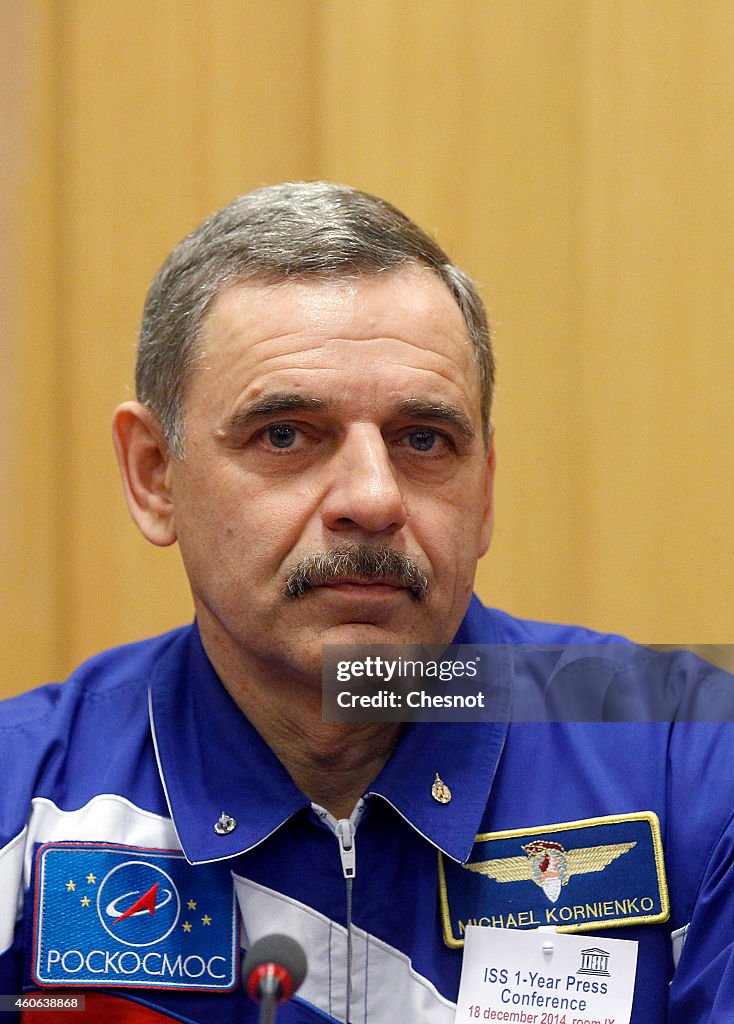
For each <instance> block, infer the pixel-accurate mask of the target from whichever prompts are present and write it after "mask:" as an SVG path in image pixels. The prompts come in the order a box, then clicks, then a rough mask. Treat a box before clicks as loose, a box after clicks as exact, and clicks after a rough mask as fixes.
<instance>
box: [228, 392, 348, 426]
mask: <svg viewBox="0 0 734 1024" xmlns="http://www.w3.org/2000/svg"><path fill="white" fill-rule="evenodd" d="M328 408H329V403H328V402H324V401H322V400H321V399H320V398H310V397H309V396H307V395H297V394H292V393H290V392H283V393H275V394H272V395H263V397H262V398H256V399H255V400H254V401H253V402H250V404H249V405H248V406H247V407H246V408H244V409H239V410H238V411H237V412H235V413H233V414H232V415H231V416H230V417H229V418H228V419H227V421H226V422H225V424H224V427H223V428H222V429H221V430H220V431H218V433H219V434H220V436H224V437H233V436H237V435H239V434H241V433H242V432H243V431H244V430H246V429H247V428H248V427H249V426H251V425H252V424H253V423H257V422H258V421H259V420H262V419H264V418H265V417H267V416H275V415H278V414H279V413H282V412H284V413H290V412H325V411H326V410H327V409H328Z"/></svg>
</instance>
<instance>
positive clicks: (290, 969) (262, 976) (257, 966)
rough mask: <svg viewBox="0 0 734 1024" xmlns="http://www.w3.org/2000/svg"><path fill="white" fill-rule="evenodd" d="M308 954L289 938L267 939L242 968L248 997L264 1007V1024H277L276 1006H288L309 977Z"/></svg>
mask: <svg viewBox="0 0 734 1024" xmlns="http://www.w3.org/2000/svg"><path fill="white" fill-rule="evenodd" d="M306 966H307V964H306V954H305V953H304V952H303V949H302V948H301V946H300V945H299V944H298V943H297V942H296V940H295V939H292V938H290V936H288V935H264V936H263V937H262V938H261V939H258V940H257V942H255V943H254V944H253V945H252V947H251V949H249V950H248V952H247V956H246V957H245V962H244V964H243V965H242V980H243V982H244V985H245V988H246V989H247V994H248V995H249V996H250V998H251V999H253V1000H254V1001H255V1002H256V1003H259V1004H260V1017H259V1022H260V1024H274V1021H275V1012H276V1006H277V1005H278V1004H279V1003H285V1002H287V1001H288V1000H289V999H290V998H291V996H292V995H293V994H294V993H295V992H296V990H297V989H298V987H299V985H300V984H301V982H302V981H303V979H304V978H305V976H306Z"/></svg>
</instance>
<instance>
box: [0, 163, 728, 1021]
mask: <svg viewBox="0 0 734 1024" xmlns="http://www.w3.org/2000/svg"><path fill="white" fill-rule="evenodd" d="M493 376H494V372H493V360H492V353H491V348H490V344H489V336H488V329H487V323H486V318H485V314H484V310H483V306H482V304H481V301H480V299H479V297H478V295H477V293H476V290H475V288H474V286H473V285H472V283H471V282H470V281H469V279H468V278H467V277H466V275H465V274H463V273H462V272H461V271H460V270H458V269H457V268H456V267H455V266H454V265H453V264H452V263H451V262H450V261H449V259H448V257H447V256H446V255H445V254H444V253H443V252H442V250H441V249H440V248H439V247H438V246H437V245H436V244H435V243H434V242H433V241H432V240H431V239H430V238H428V237H427V236H426V235H425V234H424V233H423V232H422V231H421V230H420V229H419V228H418V227H417V226H416V225H414V224H413V223H412V222H410V221H409V220H408V219H407V218H405V217H404V216H403V215H402V214H401V213H399V212H398V211H397V210H395V209H394V208H392V207H391V206H389V205H388V204H386V203H384V202H382V201H381V200H379V199H376V198H374V197H372V196H368V195H365V194H363V193H360V192H357V191H354V190H351V189H348V188H344V187H339V186H333V185H326V184H321V183H314V184H293V185H283V186H279V187H274V188H265V189H260V190H258V191H255V192H253V193H251V194H250V195H248V196H245V197H243V198H241V199H239V200H236V201H235V202H234V203H232V204H231V205H230V206H228V207H226V208H225V209H223V210H221V211H219V212H218V213H217V214H215V215H214V216H213V217H212V218H210V219H209V220H208V221H207V222H205V223H204V224H203V225H202V226H201V227H199V228H198V229H197V230H196V231H194V232H193V233H192V234H191V235H190V236H189V237H188V238H187V239H185V240H184V241H183V242H182V243H181V244H180V245H179V246H178V247H177V248H176V249H175V250H174V252H173V253H172V255H171V256H170V257H169V259H168V261H167V262H166V264H165V265H164V267H163V268H162V269H161V271H160V273H159V274H158V276H157V278H156V280H155V282H154V284H153V286H152V288H151V291H150V293H149V296H148V301H147V304H146V309H145V314H144V320H143V327H142V334H141V340H140V348H139V356H138V367H137V394H138V397H137V400H136V401H134V402H126V403H124V404H123V405H122V406H121V407H120V408H119V409H118V410H117V412H116V415H115V427H114V435H115V445H116V449H117V454H118V458H119V462H120V467H121V471H122V478H123V482H124V487H125V492H126V496H127V500H128V504H129V507H130V511H131V514H132V516H133V518H134V519H135V522H136V523H137V525H138V526H139V528H140V529H141V531H142V532H143V534H144V536H145V537H146V538H147V539H148V540H149V541H151V542H152V543H153V544H157V545H168V544H172V543H174V542H175V543H178V545H179V547H180V549H181V554H182V557H183V560H184V565H185V567H186V571H187V574H188V577H189V580H190V583H191V589H192V594H193V598H194V606H195V610H196V621H195V624H194V625H193V626H191V627H187V628H184V629H180V630H177V631H175V632H173V633H171V634H168V635H166V636H164V637H161V638H158V639H155V640H149V641H144V642H142V643H140V644H136V645H132V646H130V647H126V648H121V649H119V650H114V651H109V652H106V653H105V654H102V655H100V656H99V657H97V658H95V659H93V660H92V661H91V662H89V663H87V664H86V665H84V666H82V667H81V668H80V669H79V670H78V671H77V672H76V673H75V674H74V675H73V676H72V677H71V679H69V680H68V681H67V682H66V683H65V684H63V686H61V687H59V686H54V687H46V688H44V689H41V690H39V691H36V692H34V693H31V694H28V695H26V696H24V697H21V698H18V699H16V700H14V701H10V702H8V703H7V704H6V705H5V707H4V709H3V716H2V730H3V744H2V753H1V754H0V756H2V757H3V758H4V759H5V764H4V773H3V777H4V778H5V779H6V794H5V797H4V799H3V801H2V808H1V810H0V828H1V829H2V836H1V838H0V843H1V846H0V872H2V880H3V884H2V886H0V972H2V973H1V974H0V978H1V979H2V991H3V992H6V993H20V992H21V991H22V990H23V989H27V990H28V991H29V992H35V993H36V994H38V990H41V991H43V992H45V993H46V998H48V999H51V998H56V997H63V996H65V995H66V996H68V995H69V993H84V994H85V996H86V1007H87V1010H86V1014H87V1015H86V1017H85V1019H86V1020H91V1021H97V1020H99V1021H107V1020H114V1021H123V1022H124V1021H131V1022H132V1021H134V1022H143V1021H145V1022H147V1021H151V1022H152V1021H160V1020H166V1019H170V1020H180V1021H192V1022H204V1021H210V1020H215V1019H216V1020H217V1021H221V1022H230V1021H231V1022H235V1021H245V1020H254V1019H255V1014H256V1012H257V1010H256V1008H255V1006H254V1005H253V1004H252V1003H250V1002H249V1001H248V999H247V996H246V994H245V993H244V992H243V989H242V987H241V986H239V987H238V975H239V953H240V947H242V948H244V949H246V948H249V947H250V946H251V945H252V943H253V942H254V941H255V940H257V939H258V938H259V937H261V936H263V935H267V934H269V933H272V932H282V933H286V934H288V935H291V936H294V937H295V938H297V939H298V940H299V941H300V942H301V943H302V945H303V946H304V947H305V949H306V951H307V954H308V958H309V968H308V974H307V977H306V981H305V982H304V985H303V987H302V989H301V991H300V992H299V994H298V995H297V996H296V997H295V999H294V1000H292V1001H291V1002H290V1003H289V1004H288V1005H287V1006H285V1007H283V1008H282V1010H281V1011H280V1019H281V1020H282V1021H283V1022H284V1024H285V1022H287V1021H293V1022H295V1021H303V1022H316V1021H319V1020H320V1021H323V1020H336V1021H345V1020H351V1021H355V1022H356V1021H369V1022H370V1024H383V1022H389V1021H411V1022H426V1024H450V1022H451V1021H453V1019H454V1004H455V1001H456V997H457V990H458V984H459V978H460V972H461V962H462V951H461V945H462V943H463V938H464V931H465V928H466V925H467V924H468V923H471V922H472V921H479V922H480V923H484V924H495V925H500V926H504V927H509V928H514V929H517V928H521V929H525V928H532V927H537V926H539V925H545V926H554V925H561V926H564V925H568V924H569V922H570V923H571V924H572V926H573V927H580V928H582V929H583V930H584V934H587V933H588V935H589V937H590V938H591V937H593V936H595V935H596V936H602V937H603V936H609V935H610V934H613V935H614V936H615V937H618V938H625V939H633V940H636V941H637V942H638V943H639V953H638V967H637V976H636V982H635V996H634V1006H633V1012H632V1020H633V1021H635V1022H636V1024H641V1022H643V1021H644V1022H645V1024H651V1022H652V1024H655V1022H662V1021H665V1020H668V1019H670V1020H671V1021H676V1022H680V1024H682V1022H684V1021H685V1022H686V1024H692V1022H695V1021H704V1020H706V1021H708V1020H717V1021H724V1020H730V1014H731V1013H732V1012H733V1011H732V1006H733V1005H734V1003H733V1002H732V1000H731V998H730V997H729V995H728V994H727V990H726V985H727V984H728V981H727V978H728V974H727V970H726V967H727V958H728V956H729V955H730V935H729V933H730V931H731V927H730V924H727V920H728V921H729V922H730V921H731V917H730V916H729V917H728V918H727V915H730V913H731V910H730V904H731V897H730V895H729V893H728V892H727V888H729V887H728V886H727V881H726V870H727V868H728V865H729V863H730V859H731V833H730V831H729V818H730V814H731V794H732V793H734V785H733V783H734V779H733V778H732V776H733V775H734V770H733V769H732V766H731V762H732V760H733V759H732V758H731V757H730V756H729V751H728V747H727V744H728V743H729V741H730V737H729V734H728V730H727V727H726V726H716V725H708V724H703V723H692V724H690V725H688V726H685V725H683V726H676V727H675V728H672V727H671V726H669V725H668V724H666V723H659V722H649V721H641V722H624V723H620V722H617V723H614V722H611V723H610V722H594V723H573V722H566V723H564V722H558V723H547V722H536V723H532V724H527V723H526V724H522V723H517V722H514V723H512V724H508V721H507V719H508V718H509V717H511V715H510V714H506V715H502V716H499V717H500V718H504V720H500V721H489V722H458V723H452V722H449V723H443V724H441V723H439V724H436V723H425V722H423V723H412V724H410V725H405V726H402V725H401V724H400V723H394V722H387V723H385V722H382V723H374V722H352V723H331V722H325V721H324V720H323V718H322V707H321V653H322V645H324V644H332V643H339V644H363V643H368V644H373V643H391V644H394V643H415V642H419V643H421V644H428V643H435V644H447V643H449V642H450V641H451V640H452V639H454V638H455V639H456V641H457V642H460V643H471V644H492V645H509V647H510V648H511V649H513V650H515V649H517V650H518V651H519V650H520V645H523V644H531V645H534V649H535V650H536V651H537V650H538V648H539V647H540V655H539V659H540V660H537V659H536V660H535V661H534V660H533V657H530V658H529V659H525V658H524V656H522V655H517V656H516V655H514V654H513V655H512V657H511V658H509V659H506V660H505V661H503V660H502V659H501V658H500V659H499V661H498V662H497V663H496V669H495V673H494V676H493V679H492V685H493V687H495V688H496V690H497V692H501V693H505V692H507V693H509V692H510V690H511V688H512V687H513V686H515V687H517V690H518V693H519V692H520V691H521V690H522V689H523V687H524V688H525V691H527V687H528V686H530V687H531V688H532V686H533V685H535V683H536V682H537V680H538V678H541V685H542V686H545V685H546V683H548V682H549V681H550V680H551V679H554V680H556V681H557V680H558V679H560V678H561V677H563V679H567V678H568V674H569V672H570V673H571V674H574V673H575V674H576V675H578V673H579V671H580V672H582V673H583V666H584V659H583V657H582V656H580V655H579V652H578V646H577V645H580V644H585V643H594V645H603V647H604V648H605V649H606V650H608V651H609V652H610V653H609V655H608V659H607V661H606V662H605V664H607V665H611V666H612V669H611V676H610V678H613V680H614V685H615V686H616V687H617V689H618V690H619V687H620V685H622V688H623V689H624V685H626V684H628V683H629V682H630V681H631V684H632V686H631V692H632V693H633V695H634V694H635V693H636V692H637V683H638V682H639V681H641V680H643V679H644V678H645V677H646V675H653V676H655V678H656V679H657V678H659V677H660V668H659V665H660V663H659V660H658V658H657V656H656V655H654V654H652V653H651V652H647V651H641V650H640V649H639V648H636V647H634V646H633V645H630V644H626V643H623V642H616V641H615V639H614V638H602V637H597V636H594V635H593V634H589V633H587V632H586V631H584V630H580V629H574V628H566V627H554V626H544V625H541V624H537V623H526V622H520V621H517V620H514V619H512V618H510V617H509V616H507V615H504V614H502V613H500V612H496V611H490V610H486V609H484V608H482V607H481V605H480V604H479V602H478V601H477V600H476V599H475V598H472V596H471V590H472V583H473V578H474V572H475V568H476V563H477V559H478V558H479V557H480V556H481V555H482V554H483V553H484V552H485V551H486V549H487V547H488V544H489V540H490V534H491V526H492V482H493V476H494V471H495V455H494V439H493V433H492V428H491V425H490V415H489V414H490V402H491V392H492V384H493ZM558 645H565V646H564V649H563V652H562V653H561V655H560V657H559V654H558V650H559V648H558ZM575 645H576V646H575ZM548 652H550V654H549V653H548ZM539 666H540V676H539V675H538V668H539ZM544 666H545V667H544ZM665 666H666V667H665V675H664V680H663V682H664V686H665V687H667V688H668V689H670V688H671V687H672V688H673V689H675V686H676V685H677V684H676V680H677V681H680V680H681V679H682V680H683V684H684V685H686V686H687V685H688V683H689V681H690V677H691V675H692V674H695V673H696V672H698V671H699V668H697V667H696V666H695V665H694V663H693V662H692V661H691V660H686V659H685V658H682V659H674V660H673V661H672V662H666V663H665ZM620 681H621V682H620ZM605 692H606V691H605ZM624 692H627V691H624ZM666 692H667V690H666ZM676 692H677V691H676ZM515 717H517V715H516V716H515ZM602 717H605V716H602ZM606 717H608V716H606ZM709 781H710V782H711V787H710V788H709V787H707V782H709ZM693 784H695V786H696V791H695V793H694V792H691V790H690V789H689V788H688V787H689V786H691V785H693ZM654 815H657V819H659V821H660V826H661V828H662V847H661V846H660V841H659V839H660V837H659V834H658V827H657V820H656V819H655V817H654ZM663 850H664V856H665V864H666V867H667V871H668V886H669V889H670V900H671V911H670V918H669V919H668V913H667V891H666V887H665V880H664V874H663V870H662V857H663ZM589 851H591V854H590V855H589ZM600 851H602V852H601V853H600ZM604 851H612V852H611V853H610V852H604ZM588 856H592V859H593V857H597V861H596V862H595V863H594V864H593V865H592V866H589V864H588V863H586V865H585V866H581V865H582V860H583V858H584V857H586V858H587V860H588ZM599 858H601V860H599ZM605 858H606V860H605ZM510 860H512V865H514V866H513V867H512V868H511V869H510V868H505V867H503V866H502V865H505V864H506V863H507V862H509V861H510ZM612 860H613V861H614V864H610V861H612ZM602 861H604V863H602ZM498 864H499V865H500V867H497V865H498ZM464 865H468V866H467V867H464ZM503 872H504V875H503ZM508 872H509V875H512V872H515V875H514V876H513V878H510V877H509V875H508ZM719 916H720V917H721V918H723V919H724V920H718V919H717V918H718V917H719ZM610 929H611V931H610ZM684 940H685V943H684ZM676 963H677V970H675V964H676ZM671 977H672V978H673V987H672V1002H671V1009H670V1011H669V1010H668V1009H667V1002H668V984H669V981H670V979H671ZM541 1005H542V1004H541ZM546 1005H547V1006H551V1005H552V1004H550V1003H547V1004H546ZM54 1008H55V1013H56V1018H55V1019H58V1020H65V1019H67V1017H66V1016H65V1013H66V1011H65V1010H64V1006H63V1003H58V1004H55V1007H54ZM73 1012H75V1011H69V1013H68V1019H69V1020H76V1019H78V1018H77V1017H74V1016H72V1013H73ZM24 1013H25V1016H24V1019H26V1020H32V1019H34V1016H33V1013H34V1011H33V1009H32V1008H31V1009H26V1010H25V1011H24ZM39 1019H42V1020H43V1019H48V1018H43V1017H41V1018H39ZM498 1019H501V1018H498ZM517 1019H520V1018H519V1017H518V1018H517ZM548 1019H550V1017H549V1018H548ZM553 1019H554V1020H555V1017H554V1018H553ZM559 1019H560V1018H559ZM567 1019H569V1020H570V1015H569V1017H568V1018H567Z"/></svg>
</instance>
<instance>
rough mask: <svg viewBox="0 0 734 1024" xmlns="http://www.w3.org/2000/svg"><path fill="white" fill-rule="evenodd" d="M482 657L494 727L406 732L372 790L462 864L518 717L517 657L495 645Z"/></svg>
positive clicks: (420, 725)
mask: <svg viewBox="0 0 734 1024" xmlns="http://www.w3.org/2000/svg"><path fill="white" fill-rule="evenodd" d="M483 656H484V657H485V659H486V658H490V659H491V664H490V665H489V666H486V665H485V673H487V674H486V675H485V678H491V680H492V691H493V697H492V701H493V707H492V713H493V717H494V718H495V720H494V721H491V722H415V723H411V724H409V725H406V726H405V728H404V730H403V733H402V735H401V737H400V741H399V742H398V745H397V747H396V749H395V751H394V753H393V755H392V757H391V758H390V760H389V761H388V762H387V764H386V765H385V767H384V768H383V770H382V771H381V772H380V774H379V776H378V777H377V779H376V780H375V782H374V783H373V785H372V786H371V787H370V788H369V791H368V792H369V793H370V795H376V796H380V797H382V798H383V799H385V800H387V801H388V803H390V804H392V806H393V807H394V808H395V809H396V810H397V811H398V812H399V813H400V814H401V815H402V816H403V817H404V818H405V819H406V821H408V822H409V823H410V824H411V825H412V826H413V828H415V829H416V830H417V831H418V832H420V833H421V834H422V835H423V836H425V838H426V839H427V840H428V841H429V842H431V843H433V845H434V846H437V847H438V848H439V849H441V850H443V851H444V853H446V854H448V856H449V857H452V858H453V859H454V860H457V861H462V862H463V861H466V860H468V858H469V855H470V853H471V849H472V846H473V845H474V842H475V840H476V836H477V833H478V832H479V830H480V825H481V821H482V818H483V816H484V813H485V811H486V807H487V799H488V797H489V792H490V789H491V788H492V783H493V781H494V776H495V772H496V770H497V765H498V764H499V760H500V757H501V755H502V750H503V748H504V744H505V737H506V735H507V729H508V727H509V726H508V723H509V720H510V717H511V707H512V690H513V675H514V672H513V660H512V657H511V653H510V651H509V650H508V648H507V647H506V646H496V647H492V648H485V649H484V655H483ZM437 776H438V779H437V778H436V777H437ZM438 781H440V782H442V783H443V784H444V785H445V786H447V787H448V789H449V792H450V794H451V797H450V799H449V800H448V801H447V802H446V803H442V802H440V801H439V800H438V799H436V796H434V790H433V787H434V783H436V782H438Z"/></svg>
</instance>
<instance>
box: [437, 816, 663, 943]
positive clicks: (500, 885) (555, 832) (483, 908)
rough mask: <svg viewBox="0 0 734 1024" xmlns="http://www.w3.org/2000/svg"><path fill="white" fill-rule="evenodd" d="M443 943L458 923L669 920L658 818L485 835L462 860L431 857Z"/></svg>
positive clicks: (458, 938)
mask: <svg viewBox="0 0 734 1024" xmlns="http://www.w3.org/2000/svg"><path fill="white" fill-rule="evenodd" d="M438 868H439V883H440V893H441V910H442V917H443V929H444V941H445V943H446V945H447V946H450V947H452V948H458V947H461V946H463V945H464V932H465V930H466V927H467V926H468V925H486V926H489V927H494V928H542V927H552V928H555V929H556V931H559V932H582V931H597V930H598V929H602V928H613V927H621V926H623V925H633V924H656V923H659V922H662V921H666V920H667V919H668V916H669V912H670V909H669V900H668V889H667V883H666V880H665V865H664V862H663V849H662V843H661V840H660V823H659V822H658V819H657V817H656V816H655V814H653V813H652V812H651V811H641V812H639V813H635V814H620V815H612V816H610V817H604V818H586V819H584V820H583V821H566V822H560V823H557V824H553V825H542V826H540V827H538V828H523V829H517V830H510V831H506V832H490V833H486V834H484V835H479V836H477V838H476V841H475V844H474V848H473V850H472V855H471V859H470V860H469V861H468V862H467V863H466V864H456V863H455V862H453V861H450V860H449V859H448V858H447V857H444V856H443V854H441V853H439V865H438Z"/></svg>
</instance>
